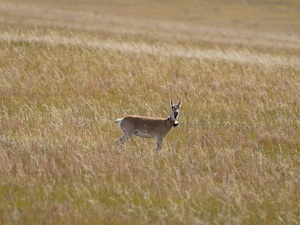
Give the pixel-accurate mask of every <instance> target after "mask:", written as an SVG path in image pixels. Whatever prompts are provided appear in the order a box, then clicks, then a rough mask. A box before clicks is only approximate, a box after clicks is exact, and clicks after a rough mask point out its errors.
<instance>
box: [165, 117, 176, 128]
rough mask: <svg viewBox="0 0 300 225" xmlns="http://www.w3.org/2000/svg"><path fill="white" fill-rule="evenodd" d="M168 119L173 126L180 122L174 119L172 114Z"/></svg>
mask: <svg viewBox="0 0 300 225" xmlns="http://www.w3.org/2000/svg"><path fill="white" fill-rule="evenodd" d="M166 121H168V122H169V123H170V125H171V126H172V127H176V126H178V124H179V122H178V121H176V120H175V119H173V118H172V116H168V118H167V119H166Z"/></svg>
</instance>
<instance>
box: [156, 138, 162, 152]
mask: <svg viewBox="0 0 300 225" xmlns="http://www.w3.org/2000/svg"><path fill="white" fill-rule="evenodd" d="M161 148H162V138H160V137H157V138H156V150H157V151H158V150H160V149H161Z"/></svg>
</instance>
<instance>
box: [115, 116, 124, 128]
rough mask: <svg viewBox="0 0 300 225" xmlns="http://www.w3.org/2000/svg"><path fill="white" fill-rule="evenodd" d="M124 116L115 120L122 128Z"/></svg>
mask: <svg viewBox="0 0 300 225" xmlns="http://www.w3.org/2000/svg"><path fill="white" fill-rule="evenodd" d="M123 119H124V118H119V119H116V120H115V123H117V124H118V126H119V127H120V128H121V122H122V121H123Z"/></svg>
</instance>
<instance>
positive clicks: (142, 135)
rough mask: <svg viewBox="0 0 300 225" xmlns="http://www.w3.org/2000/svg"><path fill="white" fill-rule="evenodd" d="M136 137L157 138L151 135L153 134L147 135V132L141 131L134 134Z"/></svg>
mask: <svg viewBox="0 0 300 225" xmlns="http://www.w3.org/2000/svg"><path fill="white" fill-rule="evenodd" d="M134 134H135V135H136V136H139V137H143V138H155V137H156V136H155V135H153V134H151V133H147V132H145V131H140V130H136V131H135V133H134Z"/></svg>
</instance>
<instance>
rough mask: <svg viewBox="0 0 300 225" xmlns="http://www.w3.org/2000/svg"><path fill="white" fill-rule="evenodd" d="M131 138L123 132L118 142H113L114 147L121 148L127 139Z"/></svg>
mask: <svg viewBox="0 0 300 225" xmlns="http://www.w3.org/2000/svg"><path fill="white" fill-rule="evenodd" d="M131 136H132V135H128V134H127V133H125V132H123V136H122V137H121V138H120V139H119V140H117V141H116V142H115V145H116V147H118V148H119V147H122V146H123V144H124V143H125V142H126V141H127V140H128V139H129V138H131Z"/></svg>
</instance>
